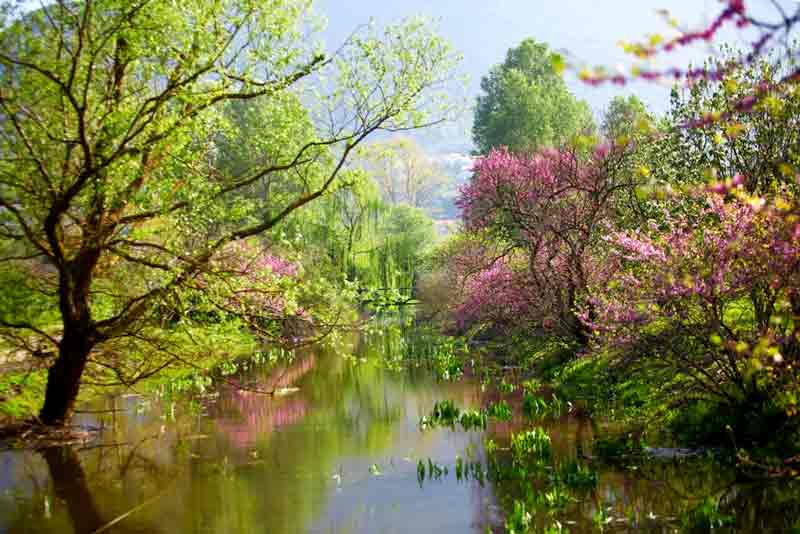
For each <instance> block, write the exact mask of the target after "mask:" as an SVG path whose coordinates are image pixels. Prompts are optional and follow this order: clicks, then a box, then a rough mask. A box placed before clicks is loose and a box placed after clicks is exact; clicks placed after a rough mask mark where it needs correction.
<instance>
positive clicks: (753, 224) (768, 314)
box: [584, 177, 800, 438]
mask: <svg viewBox="0 0 800 534" xmlns="http://www.w3.org/2000/svg"><path fill="white" fill-rule="evenodd" d="M743 181H744V179H743V178H742V177H739V178H738V179H737V180H736V183H734V184H732V185H731V187H729V188H727V189H724V190H718V191H716V190H715V191H711V192H706V193H704V194H697V195H696V198H695V199H694V200H695V202H696V203H698V205H699V209H693V210H690V211H686V212H684V213H680V212H678V213H676V214H675V215H672V216H666V217H665V218H664V219H665V222H663V223H662V224H660V225H659V224H651V225H648V226H646V227H643V228H640V229H637V230H636V231H625V232H613V233H611V234H610V236H609V237H608V244H609V247H610V249H611V257H612V258H614V257H615V258H616V261H618V262H619V263H620V264H622V265H623V268H622V269H620V270H618V271H617V272H616V273H615V274H614V275H613V276H612V278H611V280H610V283H606V284H605V285H604V286H603V287H598V288H596V291H594V292H593V312H594V317H595V319H588V317H584V318H585V319H586V320H587V322H588V323H591V325H592V327H593V329H594V331H595V333H596V334H597V335H598V339H599V340H601V341H602V342H603V343H604V344H605V346H606V349H609V348H610V349H611V350H610V351H609V352H611V353H617V354H618V355H619V360H620V362H621V363H622V365H623V366H624V367H626V368H628V369H631V368H635V367H637V366H640V365H644V366H646V367H645V368H647V369H653V370H657V369H663V370H664V371H666V373H668V374H669V375H670V380H669V383H670V388H671V389H672V393H677V394H678V396H679V397H680V398H682V399H686V396H687V395H690V396H693V397H694V398H701V399H702V398H705V399H709V398H710V399H712V400H714V401H716V402H718V403H721V404H724V405H726V406H728V407H729V408H733V409H734V410H735V411H736V412H738V413H739V419H738V421H739V422H740V423H742V422H744V421H745V420H746V419H747V418H754V419H758V418H759V417H767V418H770V419H771V423H770V424H769V425H767V426H768V427H770V428H776V427H783V428H784V429H786V430H788V429H789V427H788V426H786V423H787V420H788V419H790V418H791V417H792V416H793V413H794V411H795V409H796V403H797V400H796V399H797V397H796V395H797V388H798V382H797V379H798V377H797V370H796V369H797V361H798V359H799V358H800V338H798V337H797V335H796V331H795V326H794V322H793V319H791V318H796V317H798V315H800V306H798V304H797V303H798V299H797V295H798V287H799V286H798V282H800V247H798V241H797V238H798V236H800V224H798V223H797V222H796V216H795V217H794V218H791V219H790V218H789V217H787V216H786V213H785V210H787V209H789V206H788V204H787V205H784V206H783V207H782V208H781V209H778V208H775V207H772V206H761V205H754V204H752V203H750V202H749V199H748V196H747V194H746V193H745V192H744V190H743V188H741V187H739V186H740V185H741V184H742V182H743ZM726 196H727V197H729V198H727V199H726V198H725V197H726ZM684 201H685V200H684V199H680V202H682V203H684ZM674 211H677V210H674ZM794 213H796V211H794ZM794 423H795V425H796V423H797V421H794ZM736 426H737V427H741V428H737V430H740V429H744V428H748V426H749V427H751V428H752V425H748V424H747V423H744V424H741V425H736ZM795 427H796V426H795ZM749 437H750V438H753V436H749Z"/></svg>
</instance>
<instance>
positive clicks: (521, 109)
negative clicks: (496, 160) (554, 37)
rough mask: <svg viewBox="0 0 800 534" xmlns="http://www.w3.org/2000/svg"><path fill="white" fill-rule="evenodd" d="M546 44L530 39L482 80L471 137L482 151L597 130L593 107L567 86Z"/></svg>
mask: <svg viewBox="0 0 800 534" xmlns="http://www.w3.org/2000/svg"><path fill="white" fill-rule="evenodd" d="M557 61H558V56H557V55H555V54H553V53H551V52H550V51H549V49H548V47H547V45H545V44H542V43H537V42H536V41H534V40H533V39H526V40H524V41H522V43H520V45H519V46H518V47H516V48H511V49H510V50H509V51H508V53H507V55H506V59H505V61H504V62H503V63H501V64H499V65H496V66H495V67H493V68H492V70H491V71H489V74H488V75H486V76H484V77H483V79H482V80H481V90H482V94H481V95H479V96H478V99H477V104H476V107H475V122H474V125H473V129H472V137H473V141H474V142H475V147H476V150H477V152H478V153H479V154H488V153H489V152H490V151H491V149H493V148H501V147H506V148H508V149H509V150H510V151H512V152H522V151H528V152H533V151H536V150H537V149H538V148H541V147H546V146H551V147H552V146H559V145H562V144H564V143H566V142H567V141H569V140H570V139H571V138H572V137H574V136H575V135H577V134H580V133H583V132H585V131H591V130H592V129H593V121H592V115H591V112H590V110H589V106H588V105H587V104H586V103H585V102H583V101H580V100H577V99H576V98H575V97H574V96H573V95H572V94H571V93H570V92H569V90H568V89H567V86H566V84H565V83H564V80H563V79H562V77H561V75H560V73H559V72H558V70H557V68H556V63H557Z"/></svg>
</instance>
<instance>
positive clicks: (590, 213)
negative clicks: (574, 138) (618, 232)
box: [459, 147, 636, 343]
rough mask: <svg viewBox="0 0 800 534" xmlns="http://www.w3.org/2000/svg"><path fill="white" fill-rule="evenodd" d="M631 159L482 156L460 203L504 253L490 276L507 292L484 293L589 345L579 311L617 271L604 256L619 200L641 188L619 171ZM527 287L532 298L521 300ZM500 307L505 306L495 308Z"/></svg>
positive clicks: (603, 154) (569, 153)
mask: <svg viewBox="0 0 800 534" xmlns="http://www.w3.org/2000/svg"><path fill="white" fill-rule="evenodd" d="M626 156H627V152H626V150H624V149H622V148H620V149H618V150H616V151H613V152H612V151H610V150H609V149H608V148H607V147H600V148H598V149H597V150H596V151H595V153H594V154H592V155H591V156H590V157H589V158H582V157H581V156H580V155H579V154H578V153H577V152H576V151H575V150H567V149H564V150H556V149H547V150H543V151H540V152H539V153H537V154H535V155H532V156H525V155H516V154H512V153H510V152H507V151H493V152H491V153H490V154H489V155H488V156H486V157H484V158H481V159H479V160H478V162H477V163H476V164H475V174H474V176H473V178H472V181H471V182H470V184H469V185H468V186H467V187H465V188H464V189H463V190H462V194H461V197H460V199H459V206H460V207H461V208H462V210H463V219H464V223H465V227H466V230H467V231H470V232H483V233H484V234H485V235H486V236H487V237H488V238H490V239H493V240H498V241H499V242H500V243H502V245H501V249H504V252H503V253H502V254H501V255H500V256H495V258H494V259H493V261H492V263H491V264H490V265H488V266H487V267H486V270H487V271H488V273H484V274H483V275H482V276H483V277H484V279H485V280H484V282H485V283H492V282H489V280H496V281H497V283H499V284H500V286H499V287H502V290H500V289H498V292H497V293H493V292H489V291H486V290H485V289H483V290H482V293H481V294H482V296H483V297H485V298H487V299H490V300H491V299H496V298H498V297H500V296H503V295H509V296H511V297H512V300H511V301H509V303H508V307H509V308H510V307H512V303H513V307H514V309H517V308H519V309H522V308H524V309H527V310H530V311H531V313H532V315H531V316H530V317H531V320H532V321H533V323H534V325H535V326H537V327H540V328H544V329H546V330H549V331H550V332H551V333H553V334H555V335H558V336H561V337H563V338H566V339H568V340H571V341H577V342H579V343H585V342H586V341H588V337H589V329H588V327H587V326H586V325H585V324H584V322H583V321H581V320H580V319H579V316H578V311H579V308H580V307H581V306H582V305H583V304H584V303H585V302H588V300H587V299H588V298H589V297H590V295H589V289H590V288H591V287H594V286H596V285H598V284H600V285H602V283H601V281H602V280H605V279H607V277H608V276H609V275H610V272H612V271H613V269H614V263H613V262H610V261H606V258H605V256H604V253H603V250H604V248H605V246H604V243H603V240H602V236H603V235H604V234H605V232H607V231H608V226H609V224H611V223H612V222H613V220H614V215H615V210H616V207H617V202H616V201H617V199H618V198H619V197H620V196H621V195H622V194H624V193H627V192H628V191H629V190H632V189H633V188H635V186H636V182H635V180H634V179H632V177H631V176H630V175H629V174H627V173H624V172H619V170H620V169H624V168H625V160H626ZM520 257H521V258H524V260H525V271H524V272H522V273H521V277H520V276H516V277H514V276H512V273H511V270H510V268H511V267H513V264H514V263H517V264H518V263H519V261H516V262H515V261H514V260H515V259H518V258H520ZM501 260H502V263H499V264H498V262H499V261H501ZM482 285H483V284H478V286H482ZM520 290H522V291H525V292H526V293H527V295H529V296H528V297H527V298H524V297H520V296H518V295H517V293H519V291H520ZM473 300H474V299H473ZM526 301H527V304H525V302H526ZM497 304H500V306H503V305H504V303H493V304H492V305H493V306H494V307H495V308H496V307H498V305H497ZM470 307H471V308H478V309H479V308H481V306H480V305H478V304H472V305H471V306H470ZM472 315H475V314H474V313H473V314H472Z"/></svg>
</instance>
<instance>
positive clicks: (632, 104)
mask: <svg viewBox="0 0 800 534" xmlns="http://www.w3.org/2000/svg"><path fill="white" fill-rule="evenodd" d="M652 121H653V119H652V117H651V116H650V114H649V113H648V111H647V108H646V107H645V105H644V103H643V102H642V101H641V100H639V98H638V97H637V96H636V95H630V96H628V98H625V97H622V96H615V97H614V98H613V99H612V100H611V103H610V104H609V105H608V109H607V110H606V112H605V115H604V116H603V122H602V124H601V125H600V131H601V133H602V134H603V135H604V136H605V137H606V139H608V140H609V141H612V142H616V143H619V144H625V143H626V142H627V141H628V140H632V139H634V138H638V137H641V135H639V134H641V133H647V132H649V130H650V128H651V123H652Z"/></svg>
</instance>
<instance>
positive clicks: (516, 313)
mask: <svg viewBox="0 0 800 534" xmlns="http://www.w3.org/2000/svg"><path fill="white" fill-rule="evenodd" d="M529 289H530V286H528V285H526V284H525V280H524V277H522V276H520V275H519V273H515V272H514V271H513V270H512V269H511V268H510V267H509V265H508V263H507V262H506V261H505V260H504V259H499V260H496V261H495V262H494V263H493V264H492V265H490V266H488V267H487V268H485V269H483V270H480V271H479V272H477V273H476V274H474V275H472V276H469V277H467V278H466V281H465V283H464V298H463V300H462V301H461V303H460V304H459V305H458V307H457V308H456V310H455V319H456V323H457V325H458V327H459V328H460V329H465V328H469V327H470V326H472V325H474V324H476V323H482V324H491V325H494V326H500V327H511V326H519V325H520V324H522V323H523V321H524V318H525V317H527V315H528V312H529V311H530V307H531V303H532V299H531V295H529V293H528V290H529Z"/></svg>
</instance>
